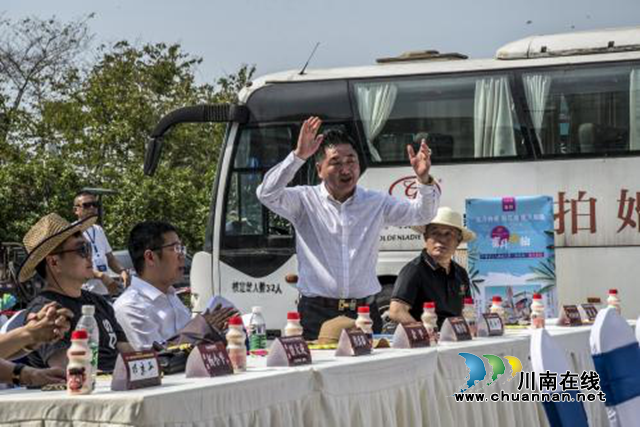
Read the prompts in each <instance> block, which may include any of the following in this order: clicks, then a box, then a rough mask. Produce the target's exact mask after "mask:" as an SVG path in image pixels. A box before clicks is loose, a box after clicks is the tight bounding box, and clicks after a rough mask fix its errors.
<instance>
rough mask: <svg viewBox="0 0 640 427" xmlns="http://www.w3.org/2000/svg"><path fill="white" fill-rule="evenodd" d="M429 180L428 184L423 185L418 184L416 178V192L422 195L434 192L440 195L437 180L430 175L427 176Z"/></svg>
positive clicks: (440, 191) (418, 181) (440, 190)
mask: <svg viewBox="0 0 640 427" xmlns="http://www.w3.org/2000/svg"><path fill="white" fill-rule="evenodd" d="M429 180H430V183H429V184H423V183H422V182H420V180H419V179H418V177H416V183H417V184H418V191H420V193H422V194H424V195H427V194H431V193H432V192H434V191H436V192H437V193H438V194H442V189H441V188H440V184H439V183H438V180H436V179H435V178H434V177H433V176H431V175H429Z"/></svg>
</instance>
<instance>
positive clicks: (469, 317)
mask: <svg viewBox="0 0 640 427" xmlns="http://www.w3.org/2000/svg"><path fill="white" fill-rule="evenodd" d="M462 317H464V320H465V321H466V322H467V325H469V329H470V330H471V336H473V337H476V336H478V315H477V313H476V306H475V305H474V303H473V298H471V297H466V298H465V299H464V308H463V309H462Z"/></svg>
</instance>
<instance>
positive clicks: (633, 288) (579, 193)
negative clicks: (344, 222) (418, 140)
mask: <svg viewBox="0 0 640 427" xmlns="http://www.w3.org/2000/svg"><path fill="white" fill-rule="evenodd" d="M310 115H318V116H320V117H321V118H322V119H323V120H324V125H323V128H324V129H327V128H334V127H338V128H342V129H344V130H346V131H347V132H348V133H349V134H350V135H351V136H352V137H353V139H354V140H355V141H356V142H357V144H358V150H359V156H360V162H361V168H362V176H361V179H360V185H362V186H364V187H367V188H370V189H376V190H380V191H386V192H389V193H391V194H393V195H396V196H398V197H411V196H412V195H413V194H412V192H413V188H412V184H411V183H412V169H411V167H410V166H409V162H408V160H407V157H406V148H405V146H406V144H409V143H412V141H413V138H414V136H415V135H416V134H417V133H419V132H428V133H429V134H430V147H431V149H432V150H433V156H432V159H433V167H432V174H433V175H434V176H435V177H436V178H437V179H438V180H439V182H440V184H441V187H442V189H443V194H442V199H441V205H442V206H450V207H452V208H454V209H456V210H458V211H460V212H464V209H465V199H467V198H484V197H503V196H524V195H549V196H553V198H554V200H555V211H556V224H555V226H556V229H555V232H556V238H555V242H556V265H557V268H556V272H557V277H556V281H557V289H558V297H559V300H560V301H565V302H572V303H577V302H584V301H585V300H586V298H587V297H591V296H598V297H601V298H602V299H603V300H605V299H606V293H607V289H608V288H611V287H615V288H618V289H619V290H620V294H621V298H622V308H623V313H624V314H625V315H626V316H628V317H636V316H638V314H639V307H640V306H639V305H638V304H637V302H638V301H640V279H639V278H640V158H639V156H640V27H637V28H627V29H615V30H603V31H593V32H583V33H571V34H562V35H552V36H539V37H530V38H527V39H524V40H519V41H516V42H513V43H510V44H507V45H506V46H504V47H502V48H500V49H499V50H498V51H497V53H496V57H495V58H494V59H480V60H476V59H473V60H472V59H466V58H465V57H464V56H462V55H458V54H448V55H439V54H437V52H423V53H422V54H420V55H403V56H401V57H398V58H387V59H382V60H378V64H376V65H371V66H364V67H352V68H336V69H328V70H306V71H303V72H301V71H299V70H297V71H296V70H294V71H288V72H282V73H277V74H272V75H268V76H265V77H261V78H258V79H256V80H254V81H253V82H252V83H251V84H250V85H248V86H247V87H246V88H245V89H244V90H243V91H242V92H241V94H240V101H239V102H238V104H236V105H216V106H197V107H185V108H182V109H179V110H176V111H174V112H172V113H170V114H169V115H167V116H166V117H164V118H163V119H162V120H161V122H160V123H159V124H158V126H157V127H156V129H155V130H154V133H153V135H152V138H151V140H150V143H149V145H148V149H147V156H146V159H145V171H146V172H147V173H148V174H151V173H153V171H154V170H155V168H156V167H157V165H158V162H159V158H160V152H161V146H162V144H161V143H162V136H163V135H164V134H165V132H166V131H167V130H168V129H169V128H170V127H171V126H173V125H175V124H178V123H188V122H228V126H227V131H226V135H225V139H224V146H223V151H222V154H221V156H220V163H219V165H218V173H217V175H216V180H215V183H214V187H213V191H212V194H213V196H212V200H211V211H210V212H211V214H210V217H209V220H208V224H207V225H208V228H207V235H206V243H205V248H204V251H203V252H202V253H198V254H196V256H195V259H194V263H193V268H192V272H191V278H192V291H193V293H194V303H195V309H196V310H201V309H202V308H203V307H205V305H206V303H207V301H208V300H209V299H210V297H211V296H212V295H221V296H224V297H226V298H228V299H230V300H231V301H233V302H234V303H235V304H236V305H237V306H238V307H239V308H240V309H241V310H242V311H243V312H248V311H249V310H250V309H251V306H253V305H260V306H262V307H263V310H264V312H265V317H266V320H267V324H268V326H269V329H277V328H280V327H281V326H283V325H284V323H285V317H286V316H285V313H286V312H287V311H288V310H292V309H293V308H294V307H295V304H296V300H297V297H298V293H297V291H296V288H295V281H296V279H297V276H296V272H297V268H296V266H297V264H296V253H295V239H294V230H293V229H292V227H291V225H290V224H289V223H288V222H287V221H286V220H284V219H282V218H280V217H278V216H277V215H275V214H273V213H272V212H270V211H269V210H268V209H266V208H265V207H263V206H262V205H261V204H260V202H259V201H258V199H257V197H256V187H257V186H258V185H259V184H260V182H261V181H262V177H263V176H264V174H265V173H266V172H267V170H269V168H271V167H272V166H273V165H275V164H276V163H278V162H279V161H281V160H282V159H283V158H284V157H285V156H286V155H287V154H288V153H289V152H290V151H291V150H292V149H293V147H294V145H295V143H296V140H297V136H298V131H299V129H300V126H301V123H302V121H303V120H304V119H306V118H307V117H309V116H310ZM315 183H317V176H316V174H315V170H314V167H313V164H312V162H307V164H306V165H305V166H304V167H303V168H302V169H301V170H300V172H299V173H298V175H297V176H296V178H295V182H294V183H293V185H305V184H315ZM421 248H422V240H421V237H420V236H419V235H417V234H415V233H413V232H412V231H410V230H409V229H400V228H389V229H387V230H385V231H384V232H383V234H382V235H381V236H380V250H379V261H378V276H379V279H380V283H381V284H382V288H383V290H382V292H381V294H380V295H379V298H380V300H381V301H382V306H385V305H386V304H385V303H384V302H385V301H388V297H389V294H390V292H391V289H392V285H393V282H394V279H395V277H396V275H397V274H398V272H399V270H400V269H401V268H402V266H404V265H405V264H406V263H407V262H408V261H409V260H411V259H412V258H413V257H415V256H416V255H417V253H418V251H419V250H420V249H421ZM461 255H463V256H462V259H464V250H463V251H461ZM634 301H635V303H633V302H634ZM387 304H388V303H387Z"/></svg>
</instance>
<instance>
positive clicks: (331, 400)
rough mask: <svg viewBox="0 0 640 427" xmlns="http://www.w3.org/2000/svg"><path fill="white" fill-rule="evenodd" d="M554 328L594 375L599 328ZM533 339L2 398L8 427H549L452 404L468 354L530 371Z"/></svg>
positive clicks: (599, 408)
mask: <svg viewBox="0 0 640 427" xmlns="http://www.w3.org/2000/svg"><path fill="white" fill-rule="evenodd" d="M548 330H549V332H550V333H551V334H552V335H553V336H554V337H556V338H557V339H558V340H559V342H560V343H561V345H562V346H563V347H564V348H565V349H566V352H567V356H568V359H569V361H570V365H571V367H572V371H573V372H577V373H581V372H582V371H583V370H592V369H593V362H592V359H591V356H590V352H589V344H588V339H589V331H590V328H589V327H576V328H558V327H549V328H548ZM529 336H530V334H529V332H528V331H508V333H507V335H505V336H504V337H498V338H480V339H476V340H473V341H472V342H463V343H441V344H440V345H438V347H436V348H427V349H416V350H398V349H378V350H375V351H374V354H372V355H369V356H363V357H354V358H344V357H338V358H337V357H335V356H334V355H333V353H334V351H327V350H324V351H323V350H318V351H313V353H312V355H313V365H311V366H304V367H297V368H267V367H266V360H265V359H264V358H254V357H251V358H250V362H249V363H250V368H249V369H248V371H247V372H245V373H242V374H237V375H231V376H226V377H218V378H204V379H187V378H185V376H184V374H179V375H170V376H166V377H164V378H163V384H162V386H160V387H153V388H148V389H143V390H135V391H128V392H111V391H110V389H109V386H110V384H109V382H108V381H98V385H97V390H96V391H95V392H94V393H93V394H92V395H88V396H67V395H66V393H65V392H41V391H37V390H26V389H16V390H6V391H2V392H0V426H18V425H19V426H27V427H32V426H33V427H36V426H38V427H40V426H68V425H73V426H92V427H95V426H149V427H151V426H154V427H156V426H163V427H169V426H172V427H178V426H180V427H182V426H209V425H211V426H213V425H215V426H230V427H235V426H292V427H297V426H320V427H323V426H327V427H329V426H351V425H353V426H380V427H393V426H428V425H433V426H459V425H474V426H492V427H493V426H502V425H504V426H527V425H532V426H539V425H543V426H544V425H548V423H547V421H546V418H545V415H544V412H543V409H542V406H541V405H540V404H539V403H530V402H519V403H501V402H485V403H478V402H473V403H471V402H464V403H463V402H456V401H455V399H454V398H453V397H451V396H452V395H453V393H454V392H457V391H459V390H460V386H461V385H462V384H463V383H465V377H466V376H467V375H468V368H467V367H466V365H465V363H464V359H463V358H462V357H461V356H459V355H458V353H460V352H462V351H464V352H468V353H473V354H476V355H478V356H482V355H483V354H495V355H497V356H501V357H502V356H507V355H508V356H515V357H518V358H519V359H520V360H521V361H522V363H523V370H525V371H530V370H531V363H530V361H529V341H530V339H529ZM509 372H510V370H509V369H507V372H505V374H503V375H502V376H500V377H498V380H497V383H496V384H492V385H490V386H486V385H484V386H481V385H476V387H474V388H473V390H474V391H485V392H487V393H491V392H496V391H497V392H499V391H500V390H504V391H505V392H516V391H517V385H518V380H517V378H515V379H513V380H511V381H509V380H508V378H510V374H509ZM487 373H488V375H489V376H490V374H491V368H490V367H489V366H488V365H487ZM485 383H486V381H485ZM585 408H586V411H587V415H588V417H589V419H590V425H606V423H607V417H606V412H605V409H604V405H603V404H602V403H586V404H585Z"/></svg>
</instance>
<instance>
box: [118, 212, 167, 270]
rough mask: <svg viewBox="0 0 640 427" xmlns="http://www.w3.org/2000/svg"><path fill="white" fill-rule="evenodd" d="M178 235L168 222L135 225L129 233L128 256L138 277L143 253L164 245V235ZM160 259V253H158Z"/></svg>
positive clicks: (147, 222)
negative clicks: (171, 233) (172, 233)
mask: <svg viewBox="0 0 640 427" xmlns="http://www.w3.org/2000/svg"><path fill="white" fill-rule="evenodd" d="M172 231H173V232H174V233H178V230H177V229H176V228H175V227H174V226H173V225H171V224H169V223H168V222H164V221H144V222H141V223H139V224H136V226H135V227H133V229H132V230H131V232H130V233H129V242H128V244H127V247H128V249H129V256H130V257H131V262H132V263H133V268H135V270H136V273H138V275H140V274H142V272H143V271H144V252H145V251H146V250H147V249H151V250H155V249H157V248H159V247H160V246H162V245H163V244H164V234H165V233H170V232H172ZM160 257H162V253H160Z"/></svg>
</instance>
